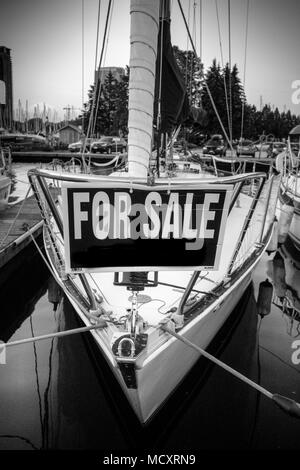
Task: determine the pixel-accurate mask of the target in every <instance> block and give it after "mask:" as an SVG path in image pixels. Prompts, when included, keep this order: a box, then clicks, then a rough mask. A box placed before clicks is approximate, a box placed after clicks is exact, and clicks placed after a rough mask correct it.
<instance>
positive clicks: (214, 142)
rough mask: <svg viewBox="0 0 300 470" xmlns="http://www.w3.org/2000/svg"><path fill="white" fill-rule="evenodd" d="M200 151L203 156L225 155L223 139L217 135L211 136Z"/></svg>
mask: <svg viewBox="0 0 300 470" xmlns="http://www.w3.org/2000/svg"><path fill="white" fill-rule="evenodd" d="M202 151H203V153H204V154H209V155H220V156H223V155H226V146H225V145H224V140H223V137H222V136H221V135H219V134H215V135H213V136H212V137H211V138H210V139H209V140H208V141H207V142H206V144H204V146H203V149H202Z"/></svg>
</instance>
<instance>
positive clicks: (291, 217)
mask: <svg viewBox="0 0 300 470" xmlns="http://www.w3.org/2000/svg"><path fill="white" fill-rule="evenodd" d="M299 156H300V125H298V126H296V127H294V128H293V129H292V130H291V131H290V133H289V137H288V145H287V149H286V150H285V151H283V152H281V153H280V154H279V155H278V157H277V160H276V164H277V167H278V169H279V170H280V171H282V173H283V176H282V182H281V187H280V194H279V203H278V205H279V207H278V208H279V213H281V212H282V217H283V218H284V219H285V220H284V222H285V225H287V229H288V235H289V237H290V238H291V239H292V241H293V243H294V245H295V247H296V248H297V249H298V250H300V173H299Z"/></svg>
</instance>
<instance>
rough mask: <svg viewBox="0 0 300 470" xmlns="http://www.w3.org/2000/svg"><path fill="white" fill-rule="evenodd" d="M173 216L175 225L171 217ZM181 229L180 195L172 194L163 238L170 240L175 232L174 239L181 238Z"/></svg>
mask: <svg viewBox="0 0 300 470" xmlns="http://www.w3.org/2000/svg"><path fill="white" fill-rule="evenodd" d="M172 214H173V223H172V224H171V217H172ZM180 228H181V207H180V206H179V201H178V193H171V194H170V197H169V203H168V205H167V211H166V216H165V220H164V226H163V230H162V238H170V235H171V232H173V236H174V238H180V236H181V233H180Z"/></svg>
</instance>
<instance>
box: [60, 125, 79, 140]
mask: <svg viewBox="0 0 300 470" xmlns="http://www.w3.org/2000/svg"><path fill="white" fill-rule="evenodd" d="M57 133H58V135H59V142H60V143H61V144H64V145H69V144H73V143H74V142H78V141H79V140H80V137H81V130H80V129H79V127H77V126H74V125H73V124H66V125H65V126H63V127H61V128H60V129H58V131H57Z"/></svg>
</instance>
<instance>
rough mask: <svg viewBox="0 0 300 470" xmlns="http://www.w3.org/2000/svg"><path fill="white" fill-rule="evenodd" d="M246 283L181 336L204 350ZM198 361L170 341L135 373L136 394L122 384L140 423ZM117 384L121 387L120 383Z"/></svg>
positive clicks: (196, 356) (246, 280) (188, 350)
mask: <svg viewBox="0 0 300 470" xmlns="http://www.w3.org/2000/svg"><path fill="white" fill-rule="evenodd" d="M250 281H251V277H250V274H249V275H248V276H247V277H245V278H244V279H243V281H242V282H241V283H240V284H239V286H238V287H236V289H235V290H234V294H233V295H232V294H231V295H227V296H226V298H225V299H224V300H223V301H218V304H217V306H216V307H215V308H213V309H212V310H211V311H210V312H207V314H206V315H205V316H201V317H200V318H198V319H197V321H196V322H195V324H194V325H191V326H190V327H189V328H186V329H184V331H182V332H181V334H182V336H183V337H184V338H186V339H188V340H189V341H191V342H192V343H194V344H196V345H197V346H199V347H201V348H202V349H206V347H207V346H208V345H209V343H210V342H211V341H212V339H213V338H214V337H215V335H216V334H217V332H218V331H219V330H220V328H221V327H222V325H223V324H224V322H225V321H226V319H227V318H228V317H229V315H230V313H231V312H232V310H233V309H234V307H235V306H236V305H237V303H238V301H239V300H240V298H241V297H242V295H243V293H244V292H245V290H246V287H247V286H248V285H249V283H250ZM199 357H200V354H199V353H197V351H195V350H194V349H191V348H189V347H188V346H186V345H185V344H184V343H182V342H180V341H179V340H177V339H175V338H172V339H170V340H169V343H168V344H166V346H165V347H164V348H161V351H159V352H158V353H157V354H156V355H155V356H154V357H153V359H151V358H149V360H147V361H145V363H144V364H142V365H141V367H140V368H138V369H137V371H136V374H137V389H136V390H134V391H133V390H129V389H127V388H126V386H125V387H124V382H123V387H122V388H123V390H124V392H125V394H126V396H127V397H128V400H129V401H130V402H131V405H132V406H133V407H134V410H135V413H136V414H137V416H138V417H139V419H140V421H141V422H146V421H147V420H149V418H150V417H152V416H153V414H154V413H155V412H156V411H157V410H158V409H159V408H160V407H161V405H162V404H163V403H164V402H165V401H166V400H167V398H168V397H169V396H170V395H171V394H172V392H173V391H175V390H176V388H177V387H178V385H179V384H180V383H181V382H182V380H183V379H184V377H185V376H186V374H187V373H188V372H189V371H190V369H191V368H192V367H193V365H194V364H195V363H196V361H197V360H198V359H199ZM120 384H121V386H122V382H121V381H120Z"/></svg>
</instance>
